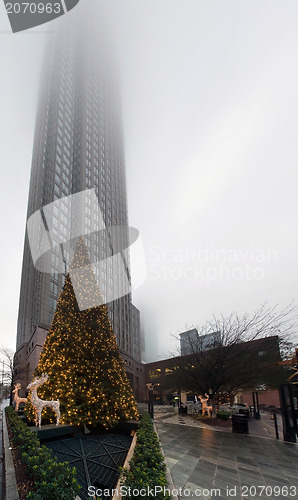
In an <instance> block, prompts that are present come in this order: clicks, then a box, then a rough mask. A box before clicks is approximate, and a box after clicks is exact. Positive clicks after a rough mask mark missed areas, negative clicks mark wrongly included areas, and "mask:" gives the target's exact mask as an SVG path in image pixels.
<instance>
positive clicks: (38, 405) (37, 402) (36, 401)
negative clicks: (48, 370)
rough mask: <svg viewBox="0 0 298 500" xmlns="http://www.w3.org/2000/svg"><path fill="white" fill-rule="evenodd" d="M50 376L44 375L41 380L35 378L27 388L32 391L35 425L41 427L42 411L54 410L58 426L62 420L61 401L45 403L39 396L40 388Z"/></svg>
mask: <svg viewBox="0 0 298 500" xmlns="http://www.w3.org/2000/svg"><path fill="white" fill-rule="evenodd" d="M48 378H49V377H48V375H45V374H42V376H41V378H37V377H36V378H35V379H34V380H33V382H31V384H29V385H28V386H27V389H28V390H30V391H31V403H32V406H33V408H34V410H35V425H39V428H40V427H41V414H42V410H43V409H44V408H46V407H48V408H52V410H53V411H54V412H55V413H56V417H57V420H56V425H58V424H59V420H60V403H59V401H44V400H43V399H40V398H39V397H38V395H37V388H38V387H40V386H41V385H42V384H44V383H45V382H46V381H47V380H48Z"/></svg>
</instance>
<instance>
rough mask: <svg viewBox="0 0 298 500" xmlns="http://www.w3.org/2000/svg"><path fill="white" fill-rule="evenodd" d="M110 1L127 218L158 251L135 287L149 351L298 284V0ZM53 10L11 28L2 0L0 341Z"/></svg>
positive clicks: (7, 322)
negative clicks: (39, 22)
mask: <svg viewBox="0 0 298 500" xmlns="http://www.w3.org/2000/svg"><path fill="white" fill-rule="evenodd" d="M87 3H88V4H90V1H88V0H81V1H80V3H79V5H78V7H76V8H78V9H79V8H80V9H83V10H84V7H85V6H86V5H87ZM102 8H103V12H104V15H105V16H106V19H107V22H108V25H109V27H110V32H111V34H112V38H113V43H114V45H115V51H116V53H118V64H119V66H120V70H121V75H122V77H121V80H122V94H123V96H122V99H123V126H124V138H125V156H126V171H127V185H128V208H129V221H130V225H131V226H134V227H136V228H138V229H139V231H140V235H141V238H142V242H143V245H144V249H145V255H146V263H147V280H146V282H145V283H144V284H143V285H142V286H141V287H140V288H138V289H137V290H135V292H134V294H133V296H134V303H135V305H136V306H137V307H139V309H140V310H141V315H142V319H143V327H144V332H145V340H146V355H145V357H144V358H145V359H146V360H147V361H150V360H155V359H158V358H159V357H165V356H166V355H168V353H169V352H170V351H171V350H174V349H175V343H176V342H175V340H174V339H173V337H172V335H171V334H172V333H174V334H175V333H177V332H178V331H181V330H183V329H184V328H185V327H186V326H187V325H189V326H191V325H199V324H201V323H202V322H205V321H206V320H208V319H210V316H211V314H212V313H216V312H223V313H224V314H229V313H230V312H232V311H239V313H244V312H246V311H247V312H250V311H253V310H254V309H256V308H257V307H258V306H259V305H260V304H262V303H263V302H265V301H267V302H268V304H269V305H274V304H276V303H278V304H280V307H285V306H286V305H287V304H288V303H290V302H291V301H292V300H293V299H296V295H297V284H296V283H297V268H298V267H297V264H298V262H297V261H298V259H297V246H298V245H297V243H298V241H297V240H298V238H297V181H298V173H297V161H298V144H297V135H298V95H297V86H298V61H297V48H298V32H297V17H298V5H297V2H296V1H288V0H286V1H284V2H280V1H279V0H278V1H274V0H268V1H266V0H263V1H261V2H260V1H252V0H249V1H248V0H244V1H242V2H239V1H237V0H235V1H232V0H227V1H225V2H222V1H220V0H218V1H215V0H213V1H210V2H209V1H205V2H204V1H200V0H183V1H182V0H124V1H123V0H121V1H120V0H117V1H116V0H109V2H102ZM68 15H69V16H70V15H72V13H71V12H70V13H69V14H68ZM55 22H56V21H54V22H52V23H50V24H48V25H45V27H43V28H39V29H38V28H36V29H35V30H32V31H30V32H24V33H21V34H15V35H13V34H11V33H9V30H10V27H9V23H8V20H7V18H6V14H5V11H4V5H3V3H1V4H0V31H1V33H0V64H1V78H0V91H1V94H0V95H1V116H0V152H1V153H0V154H1V163H0V168H1V186H2V193H1V197H0V204H1V247H0V251H1V262H2V264H3V265H2V286H1V290H0V299H1V300H0V308H1V333H0V345H1V344H4V345H8V346H10V347H12V348H14V347H15V336H16V322H17V313H18V300H19V287H20V278H21V265H22V254H23V240H24V234H25V223H26V210H27V197H28V187H29V178H30V168H31V156H32V147H33V134H34V123H35V112H36V103H37V91H38V85H39V71H40V62H41V57H42V48H43V44H44V40H45V35H44V34H42V33H41V32H42V30H54V29H55ZM135 267H136V266H135ZM132 268H133V271H134V262H132Z"/></svg>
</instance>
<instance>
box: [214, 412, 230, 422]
mask: <svg viewBox="0 0 298 500" xmlns="http://www.w3.org/2000/svg"><path fill="white" fill-rule="evenodd" d="M216 416H217V418H220V419H221V420H229V418H230V416H231V413H230V412H229V411H219V412H218V413H217V414H216Z"/></svg>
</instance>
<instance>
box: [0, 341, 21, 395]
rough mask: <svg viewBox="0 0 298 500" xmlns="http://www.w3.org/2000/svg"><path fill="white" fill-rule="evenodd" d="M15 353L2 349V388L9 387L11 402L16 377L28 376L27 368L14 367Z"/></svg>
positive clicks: (7, 348) (0, 361) (5, 348)
mask: <svg viewBox="0 0 298 500" xmlns="http://www.w3.org/2000/svg"><path fill="white" fill-rule="evenodd" d="M14 354H15V353H14V351H13V350H12V349H10V348H9V347H5V346H2V347H0V364H1V365H0V366H1V369H2V375H1V380H2V386H4V387H5V386H6V387H8V392H9V395H10V400H11V402H12V390H13V384H14V379H15V377H16V376H18V377H22V376H23V375H26V374H27V368H25V367H21V366H18V365H14Z"/></svg>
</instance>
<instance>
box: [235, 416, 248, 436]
mask: <svg viewBox="0 0 298 500" xmlns="http://www.w3.org/2000/svg"><path fill="white" fill-rule="evenodd" d="M232 430H233V432H238V433H240V434H249V432H248V418H247V417H246V415H241V414H236V415H232Z"/></svg>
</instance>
